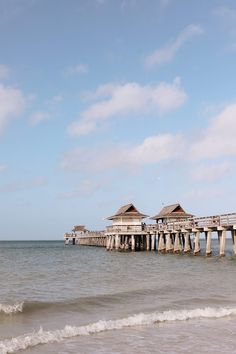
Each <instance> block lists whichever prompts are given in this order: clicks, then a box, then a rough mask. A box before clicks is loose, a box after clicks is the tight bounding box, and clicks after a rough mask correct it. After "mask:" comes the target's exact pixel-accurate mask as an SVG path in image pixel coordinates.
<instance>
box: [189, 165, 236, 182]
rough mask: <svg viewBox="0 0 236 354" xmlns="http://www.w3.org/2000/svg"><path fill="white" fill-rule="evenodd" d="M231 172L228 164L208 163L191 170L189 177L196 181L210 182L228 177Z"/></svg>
mask: <svg viewBox="0 0 236 354" xmlns="http://www.w3.org/2000/svg"><path fill="white" fill-rule="evenodd" d="M231 172H232V165H231V164H230V163H229V162H226V161H223V162H221V163H214V164H212V163H208V164H202V165H199V166H196V167H195V168H192V169H191V177H192V179H193V180H196V181H205V182H212V181H216V180H219V179H221V178H223V177H226V176H228V175H229V174H230V173H231Z"/></svg>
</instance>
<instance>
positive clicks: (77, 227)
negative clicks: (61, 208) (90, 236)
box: [72, 225, 85, 232]
mask: <svg viewBox="0 0 236 354" xmlns="http://www.w3.org/2000/svg"><path fill="white" fill-rule="evenodd" d="M72 231H74V232H76V231H85V226H84V225H75V226H74V228H73V229H72Z"/></svg>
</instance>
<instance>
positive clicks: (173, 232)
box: [64, 203, 236, 256]
mask: <svg viewBox="0 0 236 354" xmlns="http://www.w3.org/2000/svg"><path fill="white" fill-rule="evenodd" d="M147 218H148V216H147V215H146V214H143V213H140V212H139V211H138V209H137V208H136V207H135V206H134V205H133V204H132V203H130V204H127V205H124V206H122V207H121V208H119V209H118V211H117V212H116V213H115V214H114V215H112V216H110V217H108V218H107V220H109V221H112V225H109V226H107V227H106V229H105V230H102V231H89V230H87V229H85V227H84V226H81V225H78V226H76V227H74V228H73V230H72V233H66V234H64V239H65V243H68V242H69V241H70V240H71V241H72V243H73V244H79V245H87V246H101V247H106V249H107V250H117V251H128V250H130V251H157V252H160V253H192V254H194V255H197V254H200V252H201V253H203V254H205V255H206V256H210V255H211V254H212V236H213V234H215V235H217V237H218V240H219V255H220V256H224V255H225V246H226V239H227V235H228V236H229V235H231V237H230V238H231V239H232V243H231V245H232V251H233V254H234V255H236V213H230V214H221V215H212V216H204V217H195V216H193V215H192V214H190V213H187V212H185V210H184V209H183V208H182V206H181V205H180V204H173V205H168V206H165V207H163V208H162V209H161V211H160V212H159V213H158V214H157V215H155V216H153V217H151V218H150V219H151V220H155V221H156V223H155V224H146V223H145V222H144V220H145V219H147ZM202 236H203V237H202ZM200 238H201V246H200ZM201 248H202V249H201Z"/></svg>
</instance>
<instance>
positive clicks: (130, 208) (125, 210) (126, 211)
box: [107, 203, 148, 220]
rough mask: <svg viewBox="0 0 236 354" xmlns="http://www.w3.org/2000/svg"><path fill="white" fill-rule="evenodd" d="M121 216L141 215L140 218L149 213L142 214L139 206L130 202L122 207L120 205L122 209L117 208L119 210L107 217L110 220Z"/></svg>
mask: <svg viewBox="0 0 236 354" xmlns="http://www.w3.org/2000/svg"><path fill="white" fill-rule="evenodd" d="M121 216H127V217H134V218H135V217H139V218H142V219H144V218H146V217H147V216H148V215H145V214H142V213H140V212H139V211H138V209H137V208H135V206H134V205H133V204H132V203H130V204H127V205H123V206H122V207H120V209H118V210H117V212H116V213H115V214H114V215H112V216H110V217H109V218H107V219H108V220H113V219H117V218H119V217H121Z"/></svg>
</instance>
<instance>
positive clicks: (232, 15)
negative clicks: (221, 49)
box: [213, 6, 236, 51]
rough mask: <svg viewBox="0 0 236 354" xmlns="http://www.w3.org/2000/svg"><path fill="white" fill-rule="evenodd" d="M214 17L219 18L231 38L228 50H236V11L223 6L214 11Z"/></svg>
mask: <svg viewBox="0 0 236 354" xmlns="http://www.w3.org/2000/svg"><path fill="white" fill-rule="evenodd" d="M213 15H215V16H217V17H218V18H219V19H220V21H221V24H223V26H224V28H225V30H226V32H227V33H228V36H229V44H228V46H227V49H228V50H232V51H235V50H236V9H233V8H230V7H226V6H221V7H218V8H216V9H215V10H214V11H213Z"/></svg>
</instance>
